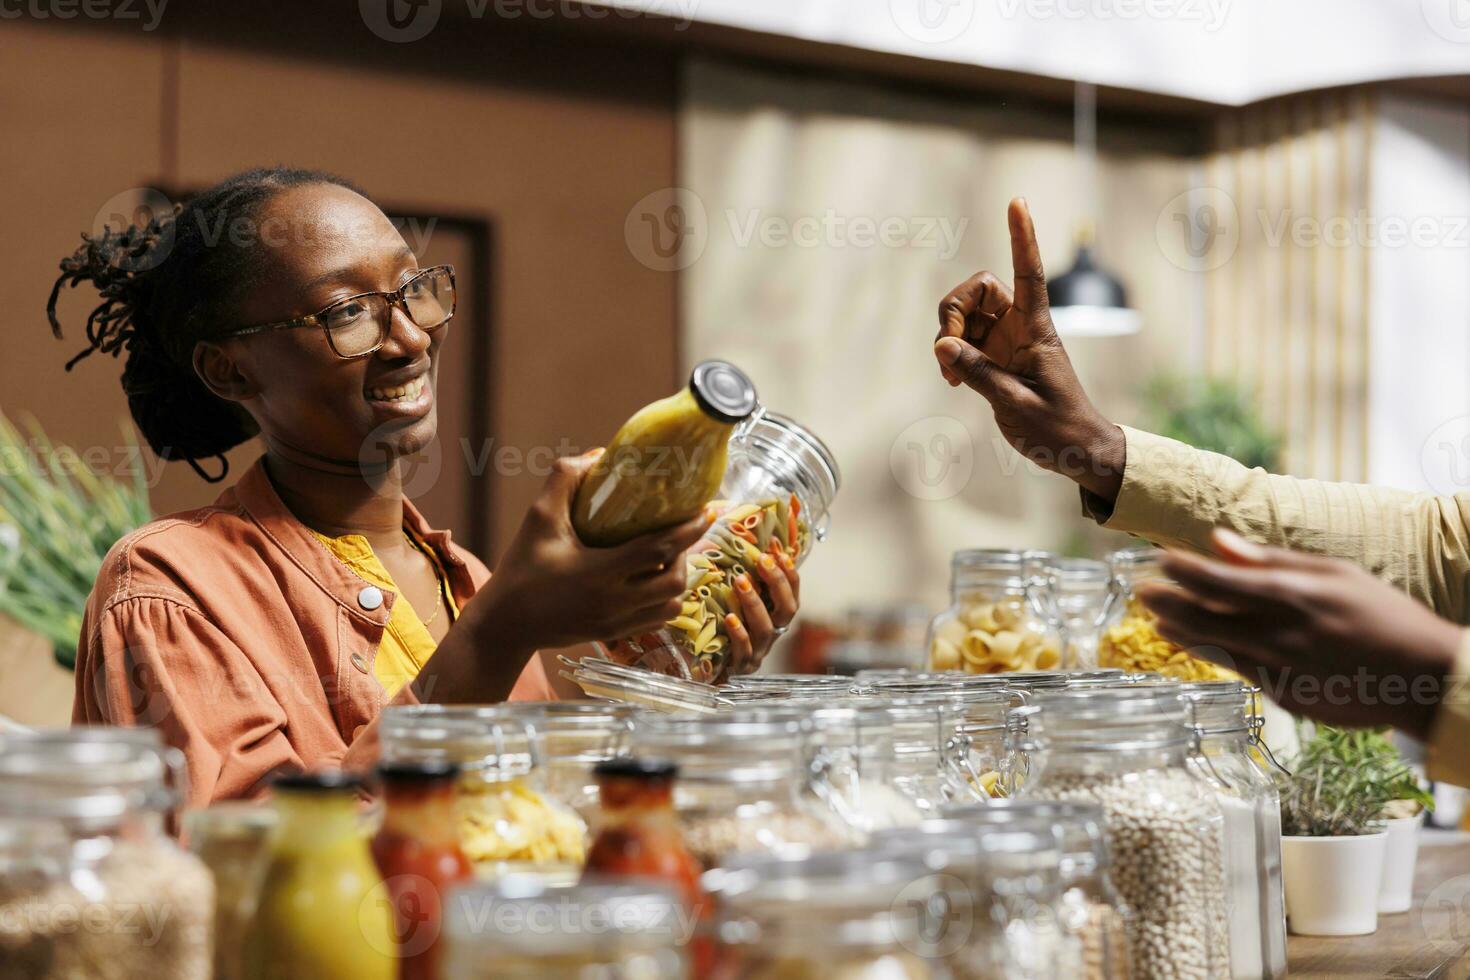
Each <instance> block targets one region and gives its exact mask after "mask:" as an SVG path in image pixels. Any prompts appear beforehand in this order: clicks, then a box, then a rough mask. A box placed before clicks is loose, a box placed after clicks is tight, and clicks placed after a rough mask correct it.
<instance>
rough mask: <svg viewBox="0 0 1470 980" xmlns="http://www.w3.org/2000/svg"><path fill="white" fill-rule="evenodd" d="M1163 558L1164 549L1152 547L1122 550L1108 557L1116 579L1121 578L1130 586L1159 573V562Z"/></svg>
mask: <svg viewBox="0 0 1470 980" xmlns="http://www.w3.org/2000/svg"><path fill="white" fill-rule="evenodd" d="M1163 556H1164V552H1163V551H1162V549H1159V548H1155V547H1153V546H1151V545H1150V546H1144V547H1134V548H1120V549H1119V550H1117V551H1115V552H1113V553H1112V554H1110V555H1108V558H1107V564H1108V570H1109V571H1110V572H1111V573H1112V575H1113V577H1114V578H1121V579H1122V580H1123V582H1124V584H1129V583H1131V582H1132V581H1133V580H1134V579H1135V578H1137V577H1140V576H1144V575H1152V574H1154V573H1156V572H1158V570H1159V562H1160V560H1161V559H1162V558H1163Z"/></svg>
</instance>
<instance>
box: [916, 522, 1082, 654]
mask: <svg viewBox="0 0 1470 980" xmlns="http://www.w3.org/2000/svg"><path fill="white" fill-rule="evenodd" d="M1037 557H1038V556H1037V555H1036V554H1035V553H1030V554H1028V553H1026V552H1020V551H1005V550H993V549H971V550H967V551H957V552H955V554H954V557H953V559H952V560H951V573H950V597H951V602H950V606H949V608H948V609H946V610H944V612H942V613H940V614H939V615H938V616H936V617H934V620H933V622H931V623H930V625H929V642H928V646H929V668H930V669H931V670H962V671H965V672H967V673H971V674H995V673H1004V672H1008V671H1016V670H1051V669H1054V668H1056V667H1059V666H1060V665H1061V662H1062V643H1061V637H1060V635H1059V634H1058V633H1057V631H1056V630H1054V629H1052V628H1050V627H1048V626H1047V625H1046V624H1045V623H1044V622H1043V621H1042V619H1041V617H1040V615H1039V614H1038V609H1039V604H1038V600H1037V599H1035V598H1034V593H1035V591H1036V588H1037V585H1036V582H1035V581H1034V578H1033V575H1034V573H1033V571H1032V569H1033V567H1034V563H1035V562H1036V560H1037Z"/></svg>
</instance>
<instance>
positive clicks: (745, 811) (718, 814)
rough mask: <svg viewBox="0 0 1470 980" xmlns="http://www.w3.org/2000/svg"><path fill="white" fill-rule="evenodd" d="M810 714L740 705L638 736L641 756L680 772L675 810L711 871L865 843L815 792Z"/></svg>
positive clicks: (648, 728)
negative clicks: (741, 858)
mask: <svg viewBox="0 0 1470 980" xmlns="http://www.w3.org/2000/svg"><path fill="white" fill-rule="evenodd" d="M809 716H810V712H809V711H807V710H801V709H793V708H735V709H730V710H729V711H727V712H724V713H722V714H718V715H711V716H673V715H658V716H652V717H650V718H648V719H647V720H646V721H644V722H643V723H641V724H639V725H638V726H637V727H636V728H635V729H634V732H633V752H634V754H636V755H639V756H647V757H653V758H662V759H669V760H672V761H673V762H675V763H676V764H677V765H678V767H679V781H678V783H677V784H676V785H675V788H674V809H675V810H676V811H678V814H679V819H680V821H681V822H682V823H683V825H684V840H685V843H686V844H688V846H689V849H690V851H692V852H693V853H694V856H695V857H697V858H699V859H700V861H701V862H702V863H703V864H704V865H705V867H707V868H708V867H714V866H716V865H718V864H720V863H722V862H723V861H724V860H725V859H726V858H727V857H729V856H730V855H732V854H739V853H744V852H749V851H758V852H768V853H773V854H780V855H783V856H788V857H789V856H802V855H805V854H808V853H810V852H812V851H820V850H830V849H832V848H837V847H847V846H851V845H853V844H857V843H861V841H862V839H863V834H862V831H861V830H860V829H859V828H857V827H854V826H852V825H850V824H848V823H846V822H845V821H844V820H843V819H842V818H841V816H840V815H839V814H837V813H836V812H835V811H834V810H833V809H832V808H831V807H830V806H829V805H828V804H827V803H826V802H825V800H824V799H823V797H822V796H821V795H820V794H819V792H818V791H817V790H816V788H815V787H814V786H813V784H812V782H813V778H814V776H813V774H812V771H811V768H810V761H811V753H812V745H811V737H812V736H811V721H810V717H809Z"/></svg>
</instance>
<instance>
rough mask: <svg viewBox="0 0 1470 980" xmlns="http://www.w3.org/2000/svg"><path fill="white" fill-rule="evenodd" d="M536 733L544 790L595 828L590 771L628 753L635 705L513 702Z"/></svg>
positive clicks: (513, 707)
mask: <svg viewBox="0 0 1470 980" xmlns="http://www.w3.org/2000/svg"><path fill="white" fill-rule="evenodd" d="M507 707H508V708H509V709H510V710H512V711H514V712H515V713H517V714H519V715H521V716H523V717H524V718H525V719H526V721H528V722H529V723H530V724H531V726H532V728H533V729H534V730H535V734H536V745H537V757H538V758H539V760H540V763H541V766H540V770H539V774H538V775H539V779H540V782H541V785H542V786H543V787H544V788H545V789H546V790H547V792H549V793H551V795H552V796H554V797H556V798H557V799H558V800H560V801H561V802H563V803H565V804H566V805H567V806H569V807H571V808H572V809H574V810H576V811H577V813H578V814H579V815H580V816H581V817H582V819H583V820H585V821H587V822H588V823H591V821H592V818H593V817H595V816H596V815H597V813H598V809H599V806H598V799H599V795H598V784H597V777H596V776H595V775H593V772H592V769H593V767H594V766H596V765H597V763H599V762H606V761H607V760H609V759H616V758H618V757H619V756H623V755H626V754H627V752H628V739H629V737H630V735H631V733H632V731H633V717H634V714H635V712H634V709H633V706H632V705H628V704H616V703H612V702H608V701H593V700H590V699H589V700H584V701H512V702H509V703H508V704H507Z"/></svg>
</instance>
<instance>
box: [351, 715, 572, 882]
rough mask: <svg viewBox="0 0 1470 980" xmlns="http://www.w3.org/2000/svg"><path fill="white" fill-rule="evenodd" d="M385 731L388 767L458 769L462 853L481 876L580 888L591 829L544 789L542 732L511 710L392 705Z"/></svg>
mask: <svg viewBox="0 0 1470 980" xmlns="http://www.w3.org/2000/svg"><path fill="white" fill-rule="evenodd" d="M381 718H382V720H381V722H380V726H379V738H380V739H381V741H382V745H383V749H382V757H383V761H384V762H452V763H454V764H456V765H457V766H458V767H459V769H460V775H459V779H458V781H457V783H456V805H455V809H456V813H457V815H458V821H459V846H460V849H461V850H462V851H463V852H464V855H465V857H467V858H469V859H470V861H471V862H473V863H474V865H475V868H476V871H477V873H479V874H480V875H482V876H486V875H488V876H493V875H497V874H506V873H510V872H521V873H531V874H538V875H542V876H544V877H546V878H548V880H553V881H557V882H561V883H566V882H570V881H575V880H576V878H577V876H578V875H579V874H580V873H581V869H582V861H583V859H584V858H585V857H586V854H587V825H586V824H585V823H584V822H583V821H582V819H581V818H580V817H578V816H577V814H576V812H575V811H573V810H572V809H571V808H570V807H568V806H567V805H565V804H563V803H561V802H560V801H559V800H557V799H555V798H554V797H552V796H551V795H550V794H549V793H548V792H547V791H546V790H545V788H544V787H543V785H542V782H541V771H540V769H539V768H538V765H537V763H538V757H537V745H536V732H535V729H534V727H533V726H532V724H531V723H530V722H529V721H528V720H527V718H526V717H525V716H524V715H522V714H520V713H518V711H517V710H516V709H515V708H514V707H511V706H505V705H495V706H483V707H475V706H464V707H458V706H457V707H444V706H441V705H391V706H389V707H387V708H385V709H383V713H382V715H381Z"/></svg>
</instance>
